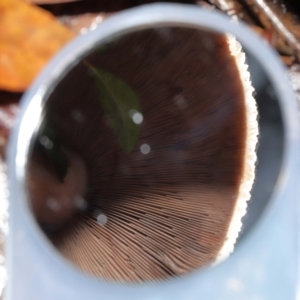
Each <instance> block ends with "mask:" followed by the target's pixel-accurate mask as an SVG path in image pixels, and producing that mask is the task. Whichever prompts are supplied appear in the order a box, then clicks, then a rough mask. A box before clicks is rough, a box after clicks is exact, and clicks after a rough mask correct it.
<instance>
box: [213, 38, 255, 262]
mask: <svg viewBox="0 0 300 300" xmlns="http://www.w3.org/2000/svg"><path fill="white" fill-rule="evenodd" d="M227 41H228V45H229V50H230V52H231V55H232V56H233V57H234V59H235V61H236V64H237V66H238V70H239V72H240V77H241V82H242V84H243V89H244V95H245V97H244V99H245V108H246V123H247V124H246V126H247V132H246V145H245V157H244V162H245V164H244V169H243V174H242V178H241V183H240V188H239V191H238V194H237V200H236V205H235V208H234V211H233V214H232V219H231V222H230V224H229V227H228V231H227V234H226V238H225V242H224V245H223V246H222V248H221V250H220V252H219V254H218V257H217V259H216V262H215V264H217V263H219V262H222V261H223V260H225V259H226V258H227V257H228V256H229V255H230V254H231V253H232V252H233V250H234V245H235V243H236V240H237V238H238V236H239V233H240V231H241V228H242V218H243V216H244V215H245V214H246V211H247V201H248V200H249V199H250V197H251V194H250V192H251V189H252V185H253V182H254V178H255V164H256V159H257V157H256V145H257V141H258V121H257V116H258V112H257V107H256V101H255V99H254V97H253V92H254V88H253V87H252V84H251V79H250V73H249V71H248V65H247V64H246V55H245V53H244V52H243V51H242V46H241V44H240V43H239V42H238V41H237V40H236V39H235V37H234V36H232V35H227Z"/></svg>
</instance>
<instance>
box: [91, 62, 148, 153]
mask: <svg viewBox="0 0 300 300" xmlns="http://www.w3.org/2000/svg"><path fill="white" fill-rule="evenodd" d="M87 65H88V67H89V68H90V69H91V70H92V71H93V73H94V75H95V78H96V83H97V87H98V88H99V91H100V103H101V106H102V108H103V110H104V113H105V115H106V116H107V118H108V120H109V123H110V126H111V127H112V129H113V131H114V132H115V134H116V135H117V138H118V142H119V144H120V146H121V148H122V149H123V151H124V152H126V153H129V152H131V151H132V150H133V149H134V147H135V145H136V142H137V140H138V137H139V134H140V127H141V126H140V123H141V122H142V114H141V111H142V110H141V107H140V103H139V100H138V98H137V96H136V94H135V93H134V91H133V90H132V89H131V88H130V87H129V86H128V85H127V84H126V83H125V82H124V81H122V80H121V79H119V78H117V77H116V76H114V75H112V74H111V73H109V72H106V71H104V70H102V69H98V68H94V67H93V66H91V65H89V64H87ZM135 117H139V118H135ZM136 119H138V120H136Z"/></svg>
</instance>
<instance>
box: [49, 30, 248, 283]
mask: <svg viewBox="0 0 300 300" xmlns="http://www.w3.org/2000/svg"><path fill="white" fill-rule="evenodd" d="M183 41H184V42H183ZM86 60H87V61H88V62H89V63H90V64H92V65H95V66H98V67H101V68H103V69H105V70H106V71H109V72H111V73H113V74H114V75H115V76H117V77H118V78H120V79H122V80H123V81H124V82H126V83H127V84H128V85H129V86H130V87H131V88H132V89H133V90H134V91H135V93H136V94H137V96H138V98H139V101H140V104H141V106H142V112H143V115H144V121H143V123H142V127H141V133H140V137H139V139H138V142H137V144H136V147H135V149H134V150H133V152H131V153H130V154H125V153H124V152H123V151H122V150H121V149H120V147H119V145H118V143H117V139H116V136H115V134H114V132H113V131H112V130H111V129H110V128H109V127H108V125H107V122H106V121H105V116H104V114H103V112H102V108H101V106H100V101H99V99H98V97H99V93H98V90H97V89H96V87H95V85H94V78H93V76H92V75H91V74H90V73H89V72H88V70H87V67H86V65H84V64H80V65H78V66H77V67H76V68H75V69H74V70H73V71H72V72H71V73H70V74H69V76H68V77H67V78H66V79H65V80H64V81H62V82H60V83H59V86H58V87H57V89H56V90H55V93H53V95H52V96H51V99H50V100H49V106H48V119H49V120H50V122H51V124H52V125H53V126H54V127H56V129H57V130H58V132H59V133H60V135H61V137H63V139H64V141H65V144H66V145H67V146H68V147H69V148H71V149H73V150H74V151H76V152H77V153H79V154H81V155H82V157H83V159H84V160H85V163H86V165H87V169H88V180H89V189H88V193H87V195H86V200H87V202H88V204H89V206H88V209H87V210H86V211H85V212H83V213H82V214H81V215H80V216H77V217H75V218H74V219H73V220H72V221H71V223H70V224H69V226H68V227H66V228H65V230H63V231H62V232H60V233H57V234H55V235H52V240H53V242H54V243H55V245H56V246H57V247H58V249H59V250H60V251H61V252H62V254H63V255H64V256H66V257H67V258H68V259H70V260H71V261H72V262H74V263H75V264H76V265H78V266H79V267H80V268H81V269H83V270H84V271H86V272H88V273H92V274H93V275H95V276H97V277H102V278H105V279H110V280H119V281H135V282H140V281H144V280H153V279H163V278H165V277H168V276H178V275H182V274H184V273H186V272H189V271H191V270H193V269H196V268H198V267H201V266H203V265H206V264H208V263H210V262H211V261H213V260H214V259H215V258H216V256H217V254H218V252H219V250H220V248H221V247H222V245H223V243H224V239H225V235H226V232H227V228H228V225H229V222H230V219H231V216H232V213H233V208H234V205H235V201H236V195H237V190H238V187H239V183H240V176H241V172H242V168H243V155H244V143H245V107H244V102H243V91H242V86H241V83H240V80H239V76H238V71H237V68H236V65H235V63H234V61H233V58H232V57H231V56H230V54H229V50H228V46H227V43H226V41H225V39H224V38H223V37H220V36H217V35H213V34H208V33H201V32H197V31H193V30H187V29H176V28H175V29H168V28H164V29H157V30H149V31H144V32H140V33H138V34H134V35H131V36H130V37H127V38H121V39H119V40H118V41H117V42H115V43H114V44H112V45H111V46H110V47H109V49H108V50H106V51H105V52H104V53H102V55H101V54H100V52H99V51H97V52H96V53H94V54H92V55H90V56H89V57H88V58H87V59H86ZM84 74H85V75H84ZM78 112H79V113H78ZM79 115H80V117H78V116H79ZM74 116H75V117H74ZM143 144H148V145H149V146H150V148H151V151H150V152H149V153H148V154H142V153H141V151H140V147H141V145H143ZM100 213H103V214H105V215H106V216H107V218H108V222H107V224H106V225H104V226H101V225H99V224H98V223H97V221H96V219H97V215H99V214H100Z"/></svg>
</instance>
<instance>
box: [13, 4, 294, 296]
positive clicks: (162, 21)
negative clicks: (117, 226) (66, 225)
mask: <svg viewBox="0 0 300 300" xmlns="http://www.w3.org/2000/svg"><path fill="white" fill-rule="evenodd" d="M153 26H182V27H190V28H196V29H208V30H213V31H216V32H220V33H231V34H233V35H234V36H236V38H237V40H238V41H239V42H241V44H242V45H243V47H245V49H246V50H247V51H248V52H249V53H251V54H252V55H253V56H254V57H255V58H256V59H257V61H258V62H259V63H260V64H261V66H262V68H263V69H264V71H265V72H266V74H267V76H268V77H269V79H270V81H271V83H272V85H273V87H274V89H275V92H276V94H277V96H278V99H279V102H280V108H281V111H282V115H283V125H284V154H283V163H282V167H281V171H280V177H281V178H285V179H286V180H288V178H290V176H292V175H296V174H298V173H299V171H298V170H297V169H296V167H297V164H295V163H294V162H295V161H298V160H299V137H300V132H299V124H298V108H297V104H296V100H295V95H294V93H293V91H292V89H291V87H290V84H289V81H288V78H287V72H286V70H285V68H284V67H283V65H282V64H281V63H280V62H279V59H278V55H277V54H276V53H275V52H274V50H273V49H271V48H270V47H269V46H268V45H267V44H266V43H265V42H263V41H262V40H261V39H260V38H259V37H258V36H257V35H256V34H255V33H253V32H252V31H250V30H249V29H248V28H247V27H246V26H245V25H243V24H240V23H239V24H237V23H236V22H234V21H232V20H230V19H229V18H228V17H226V16H224V15H222V14H220V13H218V12H215V11H207V10H203V9H201V8H199V7H196V6H188V5H179V4H153V5H146V6H142V7H138V8H134V9H130V10H127V11H123V12H120V13H117V14H115V15H114V16H112V17H110V18H109V19H107V20H106V21H104V22H103V23H102V24H101V25H100V26H99V27H98V28H97V29H95V30H94V31H91V32H88V33H87V34H86V35H83V36H80V37H78V38H76V39H75V40H74V41H72V42H71V43H70V44H68V45H67V46H66V47H64V48H63V50H62V51H60V52H59V53H58V54H57V55H56V56H55V58H54V59H53V60H52V61H51V62H50V63H49V64H48V66H47V67H46V68H45V69H44V71H43V72H42V73H41V74H40V75H39V77H38V78H37V80H36V81H35V82H34V84H33V85H32V86H31V88H30V89H29V90H28V91H27V92H26V94H25V95H24V96H23V97H22V100H21V105H20V107H21V113H20V114H19V117H18V119H17V122H16V125H15V127H14V129H13V131H12V135H11V138H10V141H9V147H8V165H9V170H8V171H9V181H10V192H11V197H10V215H11V218H10V230H11V232H12V231H13V229H14V224H15V222H16V220H15V219H14V215H15V213H14V212H16V211H17V210H18V211H20V212H21V217H22V222H23V225H24V226H25V227H26V231H27V233H28V239H32V241H34V243H35V244H36V245H37V246H38V249H39V250H40V251H42V252H43V253H45V255H47V256H48V257H51V259H52V261H51V263H53V264H56V265H57V267H58V268H60V270H61V272H64V273H65V274H66V275H67V276H70V278H72V279H74V281H78V280H80V282H81V283H82V284H84V283H89V284H90V285H91V286H95V287H97V288H98V287H99V286H102V287H103V288H104V287H105V289H106V290H107V288H109V287H112V290H111V291H112V292H113V289H114V288H115V287H118V288H123V289H124V292H126V291H128V289H130V290H131V289H134V291H135V292H137V290H138V289H139V288H140V287H142V286H145V285H151V286H152V287H153V286H155V287H156V288H159V287H161V286H162V283H145V284H141V285H122V284H118V283H110V282H106V281H103V280H98V279H95V278H92V277H90V276H88V275H85V274H84V273H82V272H80V271H79V270H78V269H77V268H75V267H73V265H71V264H70V263H66V262H67V261H66V260H65V259H64V258H63V257H62V256H61V255H60V254H59V253H58V252H57V251H56V250H55V249H54V247H52V246H50V243H49V241H48V240H47V238H46V237H45V236H44V235H43V234H42V232H41V230H40V229H39V227H38V226H37V224H36V222H35V221H34V219H33V217H32V214H31V212H30V210H29V207H28V204H27V199H26V196H25V188H24V170H25V164H26V159H27V154H28V147H29V142H30V138H31V136H32V134H33V133H34V130H35V124H36V123H38V122H39V120H40V118H41V109H40V108H41V107H42V105H43V101H44V97H45V95H47V94H48V93H49V92H50V91H51V89H52V88H53V84H54V85H55V83H56V82H57V81H58V80H59V78H61V76H63V75H64V74H65V72H67V70H69V69H70V68H71V67H72V66H73V64H74V62H76V61H77V60H78V59H79V58H80V57H82V56H83V55H85V54H86V53H88V52H89V51H91V50H92V49H94V48H95V47H96V46H99V44H102V43H103V42H105V41H107V40H110V39H111V38H113V37H116V36H119V35H123V34H126V33H129V32H133V31H136V30H142V29H146V28H151V27H153ZM291 174H292V175H291ZM286 180H281V184H280V185H277V187H276V189H275V190H274V193H273V195H272V197H271V201H270V204H269V206H268V210H267V211H266V212H265V213H264V214H263V216H262V217H261V218H260V220H259V221H258V223H257V224H256V225H255V226H254V227H253V228H252V229H251V230H250V232H249V234H248V235H247V237H245V241H246V240H247V239H248V238H249V237H250V236H251V235H253V233H254V232H255V230H256V228H257V227H258V226H261V224H262V223H263V220H264V219H266V218H269V217H272V213H274V211H275V208H278V206H280V205H283V203H282V201H283V199H282V197H281V196H282V195H283V194H284V191H285V189H286V187H287V181H286ZM276 210H277V209H276ZM19 222H20V220H19ZM243 242H244V241H243ZM243 242H242V243H243ZM12 246H13V245H11V244H10V242H9V244H8V248H7V249H8V251H9V252H13V248H12ZM237 251H238V249H237ZM234 255H235V254H233V256H234ZM11 265H12V262H10V261H9V263H8V267H10V266H11ZM222 267H223V264H221V265H219V266H218V267H216V268H214V269H210V270H209V272H210V275H213V273H214V272H217V269H219V268H222ZM197 272H198V271H197ZM199 275H200V273H199ZM187 276H189V275H187ZM200 277H201V276H200ZM177 280H178V279H170V280H167V281H165V282H164V283H163V284H164V285H168V284H170V283H171V282H173V281H177Z"/></svg>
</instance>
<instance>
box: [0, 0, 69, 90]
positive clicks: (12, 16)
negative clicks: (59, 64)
mask: <svg viewBox="0 0 300 300" xmlns="http://www.w3.org/2000/svg"><path fill="white" fill-rule="evenodd" d="M0 33H1V34H0V89H2V90H9V91H14V92H21V91H24V90H25V89H26V88H27V87H28V86H29V85H30V84H31V82H32V80H33V79H34V78H35V76H36V75H37V74H38V73H39V72H40V71H41V69H42V68H43V67H44V65H45V64H46V63H47V62H48V60H49V59H50V58H51V57H52V56H53V55H54V54H55V53H56V52H57V51H58V50H59V49H60V48H61V47H62V46H63V45H64V44H65V43H67V42H68V41H69V40H70V39H72V38H73V37H74V33H73V32H71V31H70V30H68V29H67V28H65V27H64V26H63V25H61V24H60V23H59V22H58V21H57V20H56V19H55V17H54V16H52V15H51V14H50V13H48V12H47V11H45V10H43V9H41V8H39V7H37V6H34V5H32V4H29V3H26V2H23V1H20V0H1V1H0Z"/></svg>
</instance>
